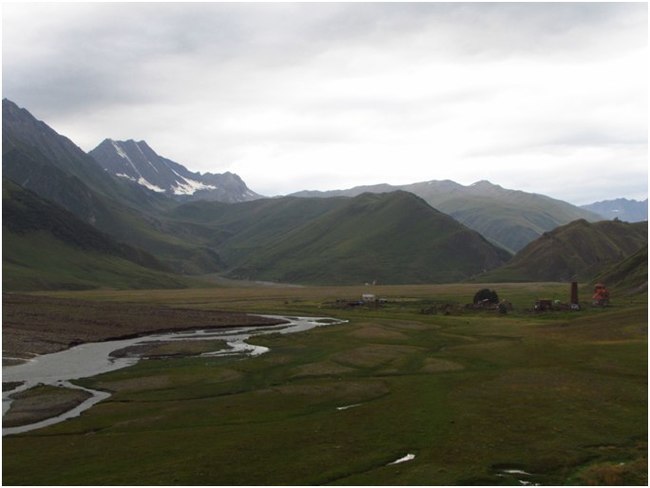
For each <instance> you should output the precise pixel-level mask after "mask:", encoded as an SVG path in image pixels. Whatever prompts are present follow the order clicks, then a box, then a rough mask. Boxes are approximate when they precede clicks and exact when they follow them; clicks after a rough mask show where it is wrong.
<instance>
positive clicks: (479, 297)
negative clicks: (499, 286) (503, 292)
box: [474, 288, 499, 303]
mask: <svg viewBox="0 0 650 488" xmlns="http://www.w3.org/2000/svg"><path fill="white" fill-rule="evenodd" d="M484 300H487V301H488V302H490V303H499V295H497V292H496V291H493V290H489V289H487V288H483V289H482V290H479V291H477V292H476V294H475V295H474V303H479V302H482V301H484Z"/></svg>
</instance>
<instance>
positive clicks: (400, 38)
mask: <svg viewBox="0 0 650 488" xmlns="http://www.w3.org/2000/svg"><path fill="white" fill-rule="evenodd" d="M647 26H648V22H647V4H645V3H634V4H633V3H628V4H624V3H607V4H606V3H577V4H562V3H559V4H558V3H554V4H550V3H540V4H531V3H522V4H514V3H505V4H487V3H471V4H462V3H453V4H444V3H417V4H406V3H397V4H386V3H381V4H373V3H359V4H357V3H355V4H352V3H321V4H312V3H303V4H273V3H262V4H242V3H224V4H210V3H200V4H186V3H183V4H173V3H164V4H151V3H147V4H117V3H102V4H94V3H87V4H83V3H82V4H4V5H3V39H2V41H3V43H2V54H3V57H2V64H3V66H2V69H3V73H2V77H3V87H2V91H3V96H4V97H7V98H9V99H11V100H13V101H14V102H16V103H17V104H18V105H20V106H22V107H25V108H27V109H28V110H30V112H32V114H34V115H35V116H36V117H37V118H40V119H42V120H44V121H45V122H47V123H48V124H49V125H50V126H52V127H53V128H54V129H55V130H57V131H58V132H59V133H62V134H64V135H66V136H67V137H69V138H70V139H72V140H73V141H74V142H75V143H77V144H78V145H79V146H81V147H82V148H83V149H84V150H86V151H89V150H91V149H93V148H94V147H95V146H96V145H98V144H99V143H100V142H101V141H102V140H103V139H104V138H106V137H110V138H113V139H136V140H142V139H143V140H146V141H147V142H148V143H149V145H150V146H151V147H152V148H153V149H154V150H155V151H156V152H158V153H159V154H160V155H162V156H165V157H167V158H169V159H172V160H174V161H177V162H179V163H181V164H184V165H185V166H187V167H188V168H189V169H191V170H193V171H201V172H206V171H209V172H213V173H219V172H224V171H232V172H235V173H237V174H239V175H240V176H241V177H242V178H243V179H244V180H245V181H246V182H247V184H248V185H249V187H251V188H252V189H253V190H255V191H257V192H259V193H262V194H265V195H278V194H286V193H290V192H294V191H299V190H302V189H320V190H326V189H335V188H347V187H351V186H355V185H359V184H373V183H382V182H386V183H392V184H404V183H413V182H416V181H426V180H441V179H452V180H454V181H457V182H459V183H462V184H469V183H472V182H474V181H477V180H481V179H488V180H490V181H492V182H493V183H497V184H500V185H502V186H504V187H506V188H514V189H521V190H525V191H530V192H536V193H543V194H547V195H549V196H553V197H556V198H561V199H564V200H567V201H570V202H572V203H576V204H583V203H590V202H592V201H596V200H602V199H609V198H616V197H628V198H637V199H643V198H646V197H647V183H648V157H647V156H648V153H647V142H648V141H647V139H648V126H647V120H648V101H647V86H648V74H647V56H648V48H647V39H648V37H647Z"/></svg>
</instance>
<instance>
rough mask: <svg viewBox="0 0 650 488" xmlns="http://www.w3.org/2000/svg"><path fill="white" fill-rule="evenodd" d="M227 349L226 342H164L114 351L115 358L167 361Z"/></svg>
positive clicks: (112, 354)
mask: <svg viewBox="0 0 650 488" xmlns="http://www.w3.org/2000/svg"><path fill="white" fill-rule="evenodd" d="M224 348H226V343H225V342H224V341H163V342H152V343H148V344H138V345H136V346H130V347H125V348H124V349H118V350H117V351H113V352H112V353H111V354H110V355H111V357H114V358H123V357H142V358H145V359H165V358H172V357H187V356H197V355H199V354H202V353H204V352H213V351H218V350H220V349H224Z"/></svg>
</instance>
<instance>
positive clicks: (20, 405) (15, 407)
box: [2, 386, 92, 427]
mask: <svg viewBox="0 0 650 488" xmlns="http://www.w3.org/2000/svg"><path fill="white" fill-rule="evenodd" d="M91 396H92V395H91V394H90V393H88V392H86V391H83V390H72V389H69V388H62V387H57V386H37V387H36V388H32V389H30V390H27V391H23V392H20V393H16V394H15V395H13V396H12V398H13V402H12V404H11V407H10V408H9V411H8V412H7V413H6V414H5V415H4V416H3V417H2V425H3V427H16V426H19V425H27V424H32V423H34V422H40V421H41V420H45V419H49V418H51V417H56V416H57V415H61V414H62V413H65V412H67V411H68V410H71V409H73V408H74V407H76V406H77V405H79V404H81V403H83V402H84V401H85V400H87V399H88V398H90V397H91Z"/></svg>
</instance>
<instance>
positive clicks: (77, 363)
mask: <svg viewBox="0 0 650 488" xmlns="http://www.w3.org/2000/svg"><path fill="white" fill-rule="evenodd" d="M264 317H269V318H274V319H281V320H286V323H283V324H280V325H273V326H265V327H233V328H221V329H204V330H193V331H183V332H171V333H163V334H152V335H147V336H142V337H137V338H132V339H124V340H116V341H106V342H90V343H86V344H80V345H78V346H75V347H72V348H70V349H66V350H64V351H59V352H56V353H52V354H44V355H42V356H36V357H34V358H33V359H31V360H30V361H28V362H26V363H22V364H18V365H15V366H4V367H3V368H2V381H3V382H16V383H21V384H20V386H18V387H17V388H14V389H13V390H9V391H5V392H3V393H2V415H3V416H4V414H5V413H6V412H7V411H8V410H9V408H10V407H11V402H12V399H11V395H13V394H15V393H18V392H20V391H24V390H28V389H30V388H33V387H34V386H37V385H39V384H44V385H54V386H62V387H66V388H75V389H80V390H84V391H86V392H88V393H90V394H91V395H92V396H91V397H90V398H89V399H88V400H86V401H84V402H83V403H81V404H80V405H78V406H76V407H75V408H73V409H71V410H69V411H67V412H65V413H63V414H61V415H58V416H56V417H52V418H49V419H46V420H43V421H40V422H36V423H33V424H28V425H21V426H18V427H7V428H3V429H2V435H3V436H5V435H10V434H18V433H22V432H28V431H31V430H35V429H40V428H42V427H46V426H48V425H53V424H56V423H59V422H62V421H64V420H67V419H69V418H72V417H76V416H78V415H80V414H81V413H82V412H84V411H85V410H88V409H89V408H90V407H92V406H93V405H95V404H96V403H98V402H100V401H102V400H105V399H106V398H108V397H109V396H110V394H109V393H107V392H104V391H96V390H90V389H88V388H83V387H80V386H77V385H75V384H73V383H71V381H72V380H76V379H81V378H88V377H91V376H96V375H98V374H102V373H107V372H109V371H115V370H117V369H122V368H126V367H128V366H132V365H134V364H136V363H137V362H138V361H139V360H140V359H141V357H140V356H137V355H136V356H126V357H114V356H111V353H113V352H115V351H118V350H120V349H125V348H127V347H131V346H139V345H145V344H152V343H156V342H170V341H190V340H197V341H204V340H219V341H223V342H225V343H226V346H227V347H226V348H224V349H221V350H218V351H212V352H207V353H203V354H201V356H204V357H205V356H210V357H214V356H239V357H247V356H248V357H252V356H259V355H260V354H264V353H265V352H268V350H269V349H268V348H266V347H263V346H255V345H253V344H249V343H248V342H247V340H248V339H250V338H251V337H256V336H261V335H268V334H293V333H296V332H303V331H307V330H310V329H313V328H315V327H321V326H325V325H335V324H340V323H343V322H345V321H343V320H337V319H332V318H327V317H285V316H278V315H264Z"/></svg>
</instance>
